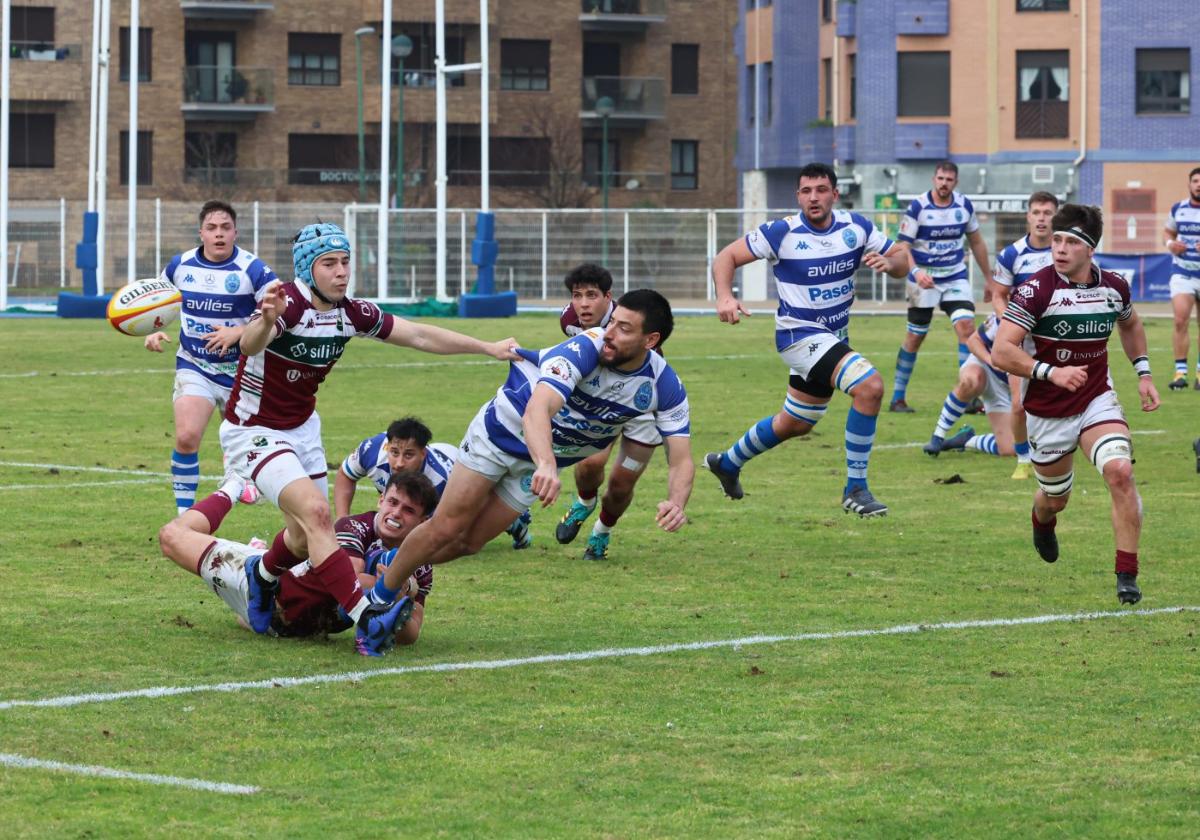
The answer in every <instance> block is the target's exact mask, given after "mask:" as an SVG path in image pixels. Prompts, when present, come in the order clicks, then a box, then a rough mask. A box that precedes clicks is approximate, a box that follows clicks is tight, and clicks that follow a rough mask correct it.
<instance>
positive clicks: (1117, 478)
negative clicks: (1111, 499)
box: [1100, 459, 1134, 493]
mask: <svg viewBox="0 0 1200 840" xmlns="http://www.w3.org/2000/svg"><path fill="white" fill-rule="evenodd" d="M1100 474H1101V475H1102V476H1104V483H1105V484H1107V485H1108V488H1109V490H1111V491H1113V492H1114V493H1129V492H1131V491H1132V490H1133V486H1134V485H1133V462H1132V461H1128V460H1123V459H1118V460H1112V461H1109V462H1108V463H1107V464H1105V465H1104V469H1102V470H1101V471H1100Z"/></svg>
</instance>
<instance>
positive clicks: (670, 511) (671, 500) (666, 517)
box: [655, 435, 696, 532]
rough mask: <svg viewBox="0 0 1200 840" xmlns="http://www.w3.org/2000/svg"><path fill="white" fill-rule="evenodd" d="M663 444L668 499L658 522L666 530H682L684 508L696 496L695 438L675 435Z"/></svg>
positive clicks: (662, 506) (684, 517)
mask: <svg viewBox="0 0 1200 840" xmlns="http://www.w3.org/2000/svg"><path fill="white" fill-rule="evenodd" d="M663 445H664V446H665V447H666V450H667V500H666V501H665V502H659V503H658V515H657V516H656V517H655V521H656V522H657V523H658V527H660V528H662V529H663V530H664V531H668V532H669V531H678V530H679V529H680V528H682V527H683V526H684V524H685V523H686V522H687V514H686V513H684V508H686V507H687V503H688V499H690V498H691V496H692V483H693V482H694V481H695V478H696V464H695V463H694V462H693V461H692V439H691V438H690V437H686V436H683V435H671V436H670V437H667V438H665V439H664V440H663Z"/></svg>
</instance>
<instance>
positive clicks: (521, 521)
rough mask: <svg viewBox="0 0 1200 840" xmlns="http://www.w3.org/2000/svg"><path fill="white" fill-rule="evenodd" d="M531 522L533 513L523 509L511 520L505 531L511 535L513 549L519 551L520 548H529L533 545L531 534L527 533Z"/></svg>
mask: <svg viewBox="0 0 1200 840" xmlns="http://www.w3.org/2000/svg"><path fill="white" fill-rule="evenodd" d="M531 522H533V515H532V514H531V513H530V512H529V511H525V512H524V513H522V514H521V515H520V516H518V517H517V518H516V519H515V520H513V524H511V525H509V526H508V530H507V531H505V533H506V534H508V535H509V536H510V537H512V541H513V551H520V550H521V549H522V548H529V546H531V545H533V535H532V534H530V533H529V524H530V523H531Z"/></svg>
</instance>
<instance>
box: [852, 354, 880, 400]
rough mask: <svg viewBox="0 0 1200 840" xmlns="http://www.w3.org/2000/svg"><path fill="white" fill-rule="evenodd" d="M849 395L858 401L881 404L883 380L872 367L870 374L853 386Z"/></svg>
mask: <svg viewBox="0 0 1200 840" xmlns="http://www.w3.org/2000/svg"><path fill="white" fill-rule="evenodd" d="M864 361H865V360H864ZM847 393H848V394H849V395H850V396H851V397H853V398H854V399H855V400H856V401H862V402H864V403H869V404H875V405H878V404H881V403H882V402H883V378H882V377H881V376H880V375H879V373H878V372H876V370H875V368H873V367H872V368H871V371H870V373H869V374H868V375H867V376H865V377H863V378H862V379H861V380H859V382H858V383H857V384H856V385H853V386H851V387H850V389H849V390H848V391H847Z"/></svg>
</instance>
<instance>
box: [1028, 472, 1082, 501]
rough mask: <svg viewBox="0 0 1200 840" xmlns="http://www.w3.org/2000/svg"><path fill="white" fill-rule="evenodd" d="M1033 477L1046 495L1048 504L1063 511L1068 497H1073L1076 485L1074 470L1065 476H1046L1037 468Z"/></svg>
mask: <svg viewBox="0 0 1200 840" xmlns="http://www.w3.org/2000/svg"><path fill="white" fill-rule="evenodd" d="M1033 477H1034V478H1035V479H1037V483H1038V487H1040V488H1041V490H1042V493H1043V495H1045V497H1046V502H1047V504H1049V505H1050V506H1051V507H1054V508H1055V510H1062V509H1063V508H1065V507H1066V506H1067V497H1068V496H1069V495H1071V486H1072V485H1073V484H1074V483H1075V471H1074V470H1070V471H1068V472H1067V473H1065V474H1064V475H1046V474H1045V473H1043V472H1040V471H1039V470H1038V469H1037V468H1036V467H1035V468H1034V471H1033ZM1060 503H1061V504H1060ZM1055 505H1058V507H1055Z"/></svg>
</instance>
